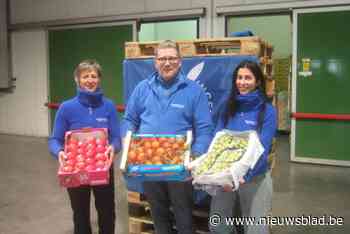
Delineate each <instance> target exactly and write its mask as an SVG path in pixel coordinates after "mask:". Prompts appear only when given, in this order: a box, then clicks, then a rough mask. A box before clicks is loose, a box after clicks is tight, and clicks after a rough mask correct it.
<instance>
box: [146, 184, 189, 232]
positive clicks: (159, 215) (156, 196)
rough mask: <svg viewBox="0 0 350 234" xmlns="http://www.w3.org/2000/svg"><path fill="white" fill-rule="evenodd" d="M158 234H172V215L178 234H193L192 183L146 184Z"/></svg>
mask: <svg viewBox="0 0 350 234" xmlns="http://www.w3.org/2000/svg"><path fill="white" fill-rule="evenodd" d="M143 188H144V192H145V195H146V198H147V201H148V202H149V203H150V206H151V215H152V219H153V222H154V228H155V231H156V234H171V233H172V226H173V225H172V213H171V211H170V207H172V209H173V213H174V216H175V223H176V229H177V231H178V234H192V233H193V227H192V206H193V198H192V183H191V182H190V181H187V182H145V183H144V184H143Z"/></svg>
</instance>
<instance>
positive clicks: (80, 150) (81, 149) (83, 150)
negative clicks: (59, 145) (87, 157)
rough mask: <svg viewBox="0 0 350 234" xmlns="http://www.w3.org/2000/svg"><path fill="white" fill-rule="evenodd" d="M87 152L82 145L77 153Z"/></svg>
mask: <svg viewBox="0 0 350 234" xmlns="http://www.w3.org/2000/svg"><path fill="white" fill-rule="evenodd" d="M85 153H86V149H85V148H83V147H81V148H78V150H77V154H85Z"/></svg>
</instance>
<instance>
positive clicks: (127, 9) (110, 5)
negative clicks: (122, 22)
mask: <svg viewBox="0 0 350 234" xmlns="http://www.w3.org/2000/svg"><path fill="white" fill-rule="evenodd" d="M101 5H103V14H104V15H115V14H129V13H139V12H144V11H145V1H144V0H128V1H127V3H125V0H103V1H101Z"/></svg>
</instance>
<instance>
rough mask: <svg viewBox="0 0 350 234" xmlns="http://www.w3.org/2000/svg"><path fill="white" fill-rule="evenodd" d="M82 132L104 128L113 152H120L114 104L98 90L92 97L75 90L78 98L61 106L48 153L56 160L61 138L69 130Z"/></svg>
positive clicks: (60, 146)
mask: <svg viewBox="0 0 350 234" xmlns="http://www.w3.org/2000/svg"><path fill="white" fill-rule="evenodd" d="M81 128H107V129H108V136H109V139H108V140H109V143H110V144H111V145H113V146H114V149H115V152H119V151H120V149H121V138H120V124H119V119H118V115H117V111H116V109H115V106H114V104H113V102H112V101H111V100H110V99H108V98H105V97H104V96H103V94H102V92H101V90H100V89H98V90H97V91H96V92H94V93H91V92H87V91H83V90H81V89H78V91H77V96H76V97H74V98H72V99H69V100H67V101H65V102H63V103H62V104H61V105H60V107H59V109H58V111H57V113H56V117H55V123H54V128H53V132H52V135H51V136H50V138H49V150H50V153H51V154H52V155H53V156H54V157H55V158H57V157H58V153H59V152H60V151H61V150H63V148H64V136H65V133H66V132H67V131H69V130H76V129H81Z"/></svg>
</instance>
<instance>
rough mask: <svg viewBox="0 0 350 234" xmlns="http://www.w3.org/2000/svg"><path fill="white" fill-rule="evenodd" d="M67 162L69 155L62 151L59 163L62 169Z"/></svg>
mask: <svg viewBox="0 0 350 234" xmlns="http://www.w3.org/2000/svg"><path fill="white" fill-rule="evenodd" d="M66 160H67V155H66V154H65V153H64V151H63V150H61V151H60V152H59V153H58V162H59V164H60V166H61V167H63V166H64V164H65V161H66Z"/></svg>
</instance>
